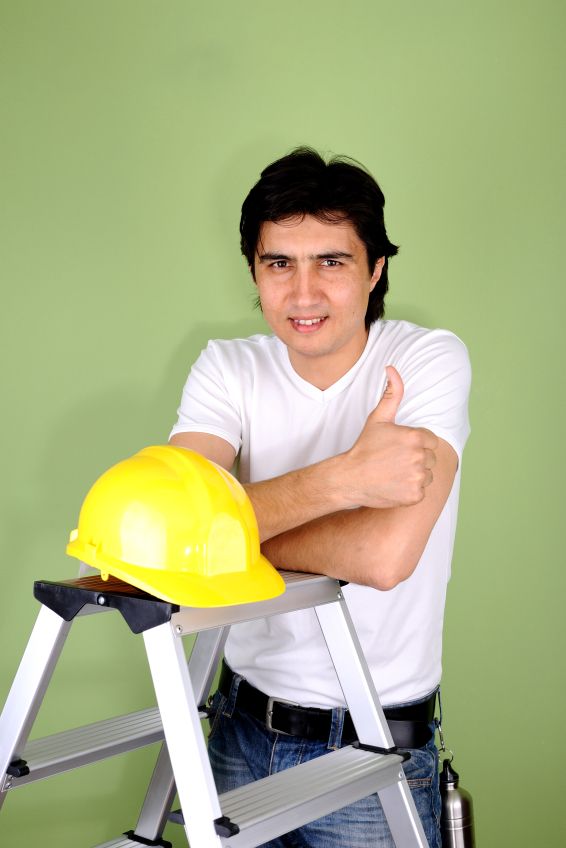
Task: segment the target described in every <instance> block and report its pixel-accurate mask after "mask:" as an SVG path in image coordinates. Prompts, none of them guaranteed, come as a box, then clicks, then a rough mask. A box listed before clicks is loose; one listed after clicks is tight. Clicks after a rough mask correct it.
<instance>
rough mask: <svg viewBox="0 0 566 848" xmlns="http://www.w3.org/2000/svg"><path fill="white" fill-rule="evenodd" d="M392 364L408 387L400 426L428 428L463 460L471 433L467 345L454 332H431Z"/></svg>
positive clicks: (401, 407)
mask: <svg viewBox="0 0 566 848" xmlns="http://www.w3.org/2000/svg"><path fill="white" fill-rule="evenodd" d="M393 364H394V365H396V367H397V369H398V370H399V373H400V374H401V377H402V378H403V382H404V385H405V393H404V396H403V400H402V402H401V405H400V407H399V412H398V415H397V418H396V421H397V423H398V424H406V425H407V426H410V427H426V428H427V429H429V430H431V431H432V432H433V433H434V434H435V435H436V436H438V437H439V438H441V439H444V440H445V441H446V442H448V444H450V445H452V447H453V448H454V450H455V451H456V453H457V454H458V457H459V458H460V459H461V458H462V452H463V450H464V445H465V444H466V441H467V438H468V436H469V434H470V423H469V417H468V398H469V393H470V384H471V368H470V360H469V356H468V351H467V349H466V346H465V345H464V343H463V342H462V341H461V340H460V339H459V338H458V337H457V336H455V335H454V334H453V333H450V332H447V331H443V330H442V331H441V330H438V331H432V332H431V334H430V336H428V337H427V338H423V339H421V340H419V342H418V343H416V344H414V345H412V346H411V348H410V349H408V350H406V351H405V352H404V353H403V354H402V355H401V357H400V359H399V361H398V362H397V363H393Z"/></svg>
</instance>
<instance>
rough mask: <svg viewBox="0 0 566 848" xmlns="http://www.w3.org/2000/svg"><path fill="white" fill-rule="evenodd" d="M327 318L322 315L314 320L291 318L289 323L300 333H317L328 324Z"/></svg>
mask: <svg viewBox="0 0 566 848" xmlns="http://www.w3.org/2000/svg"><path fill="white" fill-rule="evenodd" d="M327 318H328V316H327V315H322V316H318V317H314V318H289V321H290V322H291V325H292V327H293V328H294V329H295V330H296V331H297V332H298V333H315V332H316V331H317V330H320V328H321V327H322V326H323V325H324V324H325V323H326V320H327Z"/></svg>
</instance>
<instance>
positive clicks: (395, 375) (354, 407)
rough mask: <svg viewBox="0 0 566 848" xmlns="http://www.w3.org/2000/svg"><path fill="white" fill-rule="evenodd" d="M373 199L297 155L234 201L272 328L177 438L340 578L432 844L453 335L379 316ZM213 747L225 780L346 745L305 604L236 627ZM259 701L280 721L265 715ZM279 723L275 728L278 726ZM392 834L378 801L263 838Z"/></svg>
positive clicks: (204, 365) (182, 413)
mask: <svg viewBox="0 0 566 848" xmlns="http://www.w3.org/2000/svg"><path fill="white" fill-rule="evenodd" d="M383 206H384V198H383V194H382V192H381V190H380V188H379V186H378V185H377V183H376V182H375V180H374V179H373V177H371V176H370V175H369V174H368V173H367V172H366V171H365V170H364V169H363V168H361V167H360V166H358V165H357V164H355V163H353V162H351V161H349V160H346V159H333V160H331V161H330V162H329V163H326V162H325V161H324V160H323V159H322V158H321V157H320V156H319V155H318V154H317V153H316V152H314V151H312V150H309V149H305V148H300V149H298V150H296V151H294V152H292V153H291V154H289V155H288V156H285V157H284V158H282V159H280V160H278V161H277V162H274V163H273V164H271V165H270V166H268V167H267V168H266V169H265V170H264V171H263V172H262V175H261V178H260V180H259V182H258V183H257V184H256V185H255V186H254V187H253V188H252V190H251V191H250V193H249V195H248V197H247V198H246V200H245V202H244V204H243V207H242V218H241V223H240V232H241V237H242V238H241V243H242V252H243V254H244V256H245V257H246V259H247V262H248V264H249V268H250V271H251V274H252V276H253V279H254V282H255V284H256V286H257V290H258V295H259V302H260V304H261V308H262V311H263V314H264V317H265V320H266V321H267V323H268V324H269V326H270V327H271V329H272V331H273V335H271V336H261V335H258V336H253V337H252V338H250V339H236V340H232V341H214V342H210V344H209V345H208V348H207V349H206V350H205V351H204V352H203V353H202V354H201V356H200V357H199V359H198V360H197V362H196V363H195V365H194V366H193V368H192V369H191V372H190V374H189V377H188V380H187V383H186V385H185V388H184V392H183V397H182V401H181V406H180V409H179V418H178V422H177V424H176V425H175V427H174V429H173V433H172V436H171V442H172V443H173V444H177V445H182V446H184V447H187V448H191V449H193V450H197V451H200V452H201V453H202V454H204V455H205V456H207V457H208V458H209V459H212V460H214V461H215V462H217V463H219V464H220V465H222V466H224V468H227V469H230V468H231V467H232V465H233V463H234V460H235V458H236V456H237V455H239V475H240V479H241V481H242V483H243V484H244V485H245V488H246V490H247V492H248V494H249V497H250V498H251V501H252V503H253V506H254V509H255V512H256V515H257V519H258V525H259V529H260V536H261V539H262V551H263V553H264V554H265V555H266V556H267V557H268V559H269V560H270V561H271V562H272V563H273V564H274V565H275V566H277V567H281V568H285V569H287V570H297V571H308V572H316V573H322V574H326V575H329V576H331V577H338V578H341V579H343V580H347V581H349V584H348V585H347V586H346V587H345V589H344V594H345V597H346V599H347V602H348V606H349V609H350V612H351V614H352V617H353V620H354V623H355V625H356V629H357V633H358V635H359V638H360V640H361V643H362V646H363V648H364V652H365V655H366V658H367V660H368V663H369V666H370V669H371V672H372V675H373V678H374V681H375V685H376V687H377V689H378V692H379V694H380V698H381V701H382V704H383V705H384V707H385V712H386V717H387V719H388V722H389V724H390V727H391V731H392V734H393V737H394V739H395V742H396V744H397V745H398V746H400V747H406V748H408V749H410V752H411V759H410V760H409V761H408V762H407V764H406V767H405V770H406V774H407V778H408V781H409V785H410V786H411V789H412V791H413V794H414V797H415V801H416V805H417V809H418V811H419V814H420V816H421V819H422V821H423V826H424V828H425V833H426V835H427V838H428V841H429V844H430V846H432V848H435V846H440V834H439V827H438V820H439V812H440V799H439V795H438V775H437V751H436V748H435V746H434V734H433V729H432V728H433V725H432V723H431V722H432V718H433V711H434V701H435V694H436V691H437V689H438V684H439V681H440V675H441V641H442V620H443V612H444V601H445V594H446V584H447V580H448V577H449V574H450V560H451V554H452V547H453V541H454V531H455V524H456V513H457V505H458V489H459V476H460V460H461V456H462V450H463V447H464V444H465V442H466V439H467V436H468V432H469V426H468V416H467V399H468V392H469V382H470V370H469V363H468V357H467V352H466V349H465V347H464V345H463V344H462V343H461V342H460V341H459V340H458V339H457V338H456V337H455V336H454V335H452V334H451V333H449V332H447V331H444V330H427V329H424V328H421V327H417V326H415V325H413V324H409V323H407V322H403V321H384V320H382V315H383V300H384V296H385V293H386V291H387V287H388V281H387V270H388V259H389V257H391V256H394V255H395V254H396V252H397V248H396V247H395V245H393V244H392V243H391V242H390V241H389V239H388V237H387V233H386V230H385V224H384V218H383ZM225 654H226V662H225V665H224V667H223V671H222V676H221V681H220V686H219V692H218V693H217V694H216V695H215V697H214V700H213V714H214V718H213V721H212V728H211V736H210V740H209V750H210V755H211V762H212V765H213V769H214V771H215V777H216V781H217V784H218V789H219V791H221V792H224V791H227V790H229V789H233V788H235V787H236V786H238V785H240V784H242V783H247V782H249V781H251V780H257V779H258V778H260V777H264V776H266V775H267V774H269V773H270V772H275V771H279V770H281V769H284V768H288V767H289V766H291V765H295V764H297V763H298V762H301V761H305V760H308V759H311V758H314V757H317V756H320V755H321V754H323V753H325V752H326V751H328V750H330V749H331V748H335V747H339V746H340V745H342V744H349V743H351V742H352V741H353V739H354V738H355V737H354V731H353V726H352V723H351V720H350V718H349V715H348V713H347V711H345V709H344V699H343V695H342V692H341V690H340V687H339V685H338V682H337V679H336V675H335V673H334V670H333V667H332V665H331V662H330V658H329V655H328V651H327V649H326V646H325V644H324V641H323V639H322V636H321V633H320V629H319V627H318V623H317V621H316V617H315V614H314V612H313V611H302V612H296V613H290V614H285V615H281V616H277V617H276V618H272V619H270V620H268V621H266V620H263V621H257V622H251V623H248V624H244V625H239V626H237V627H234V628H232V631H231V634H230V638H229V641H228V643H227V645H226V652H225ZM268 697H271V698H275V699H276V700H278V699H279V700H281V701H282V702H290V703H291V704H292V705H297V706H288V703H287V704H285V703H283V704H281V705H280V706H279V707H278V710H277V714H278V716H279V717H278V726H276V727H274V728H273V729H269V728H268V727H267V726H266V724H265V721H266V705H267V699H268ZM278 731H279V732H278ZM368 844H374V845H383V846H389V845H392V844H393V843H392V841H391V836H390V834H389V829H388V827H387V824H386V822H385V820H384V816H383V813H382V811H381V808H380V805H379V802H378V800H377V796H371V797H370V798H367V799H364V800H363V801H360V802H358V803H356V804H353V805H351V806H349V807H346V808H344V809H342V810H340V811H338V812H337V813H334V814H332V815H329V816H326V817H325V818H323V819H319V820H318V821H317V822H314V823H312V824H310V825H307V826H305V827H303V828H301V829H300V830H296V831H293V832H292V833H290V834H288V835H286V836H284V837H281V838H280V839H277V840H275V841H273V842H271V843H269V846H270V848H284V847H285V846H289V848H290V846H312V848H321V846H324V848H329V846H331V847H332V848H333V846H336V848H338V846H340V848H357V846H362V845H363V846H364V848H365V846H366V845H368Z"/></svg>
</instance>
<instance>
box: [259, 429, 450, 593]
mask: <svg viewBox="0 0 566 848" xmlns="http://www.w3.org/2000/svg"><path fill="white" fill-rule="evenodd" d="M436 457H437V463H436V466H435V470H434V481H433V482H432V484H431V485H430V486H429V487H428V488H427V490H426V497H424V498H423V499H422V500H421V501H420V502H419V503H417V504H414V505H412V506H399V507H392V508H385V509H375V508H371V507H360V508H358V509H353V510H342V511H340V512H336V513H334V514H331V515H325V516H322V517H320V518H317V519H315V520H314V521H310V522H308V523H307V524H303V525H301V526H299V527H296V528H295V529H293V530H290V531H287V532H286V533H282V534H281V535H278V536H275V537H273V538H271V539H269V540H267V541H266V542H264V543H263V544H262V551H263V553H264V554H265V556H266V557H267V558H268V559H269V561H270V562H271V563H273V565H275V566H276V567H277V568H282V569H286V570H289V571H308V572H313V573H318V574H326V575H328V576H329V577H337V578H340V579H342V580H348V581H350V582H353V583H359V584H362V585H365V586H372V587H373V588H375V589H384V590H385V589H392V588H393V587H394V586H396V585H397V584H398V583H400V582H401V581H403V580H406V579H407V577H409V576H410V575H411V574H412V572H413V571H414V569H415V567H416V566H417V564H418V562H419V559H420V557H421V555H422V553H423V551H424V548H425V545H426V543H427V541H428V538H429V535H430V533H431V531H432V528H433V527H434V524H435V522H436V520H437V519H438V516H439V515H440V513H441V511H442V508H443V506H444V504H445V503H446V499H447V498H448V495H449V494H450V489H451V488H452V483H453V481H454V475H455V473H456V469H457V466H458V458H457V455H456V452H455V451H454V449H453V448H452V447H451V446H450V445H449V444H448V443H447V442H445V441H443V440H440V441H439V444H438V447H437V449H436Z"/></svg>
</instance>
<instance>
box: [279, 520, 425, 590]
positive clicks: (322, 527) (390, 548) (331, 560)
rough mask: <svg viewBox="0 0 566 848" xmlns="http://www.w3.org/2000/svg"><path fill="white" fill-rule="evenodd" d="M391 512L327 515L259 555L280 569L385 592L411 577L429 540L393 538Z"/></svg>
mask: <svg viewBox="0 0 566 848" xmlns="http://www.w3.org/2000/svg"><path fill="white" fill-rule="evenodd" d="M408 509H410V508H408ZM395 512H396V510H375V509H371V508H369V507H360V508H358V509H355V510H345V511H342V512H338V513H335V514H333V515H325V516H322V517H321V518H318V519H315V520H314V521H311V522H309V523H308V524H303V525H301V526H300V527H296V528H295V529H294V530H289V531H287V532H286V533H282V534H280V535H279V536H275V537H273V538H272V539H269V540H268V541H266V542H264V543H263V544H262V552H263V554H264V555H265V556H266V557H267V559H268V560H269V561H270V562H271V563H272V564H273V565H274V566H275V567H276V568H279V569H282V570H287V571H305V572H308V573H314V574H325V575H327V576H328V577H334V578H337V579H340V580H347V581H348V582H351V583H358V584H360V585H362V586H371V587H373V588H374V589H381V590H388V589H391V588H393V587H394V586H396V585H397V584H398V583H400V582H401V581H402V580H405V579H406V578H407V577H409V576H410V575H411V574H412V572H413V570H414V568H415V566H416V565H417V563H418V561H419V559H420V557H421V555H422V552H423V550H424V547H425V545H426V541H427V534H426V533H421V534H418V533H417V534H410V533H404V534H399V533H397V532H396V527H395V521H393V522H391V520H390V519H391V513H395ZM390 525H391V526H390Z"/></svg>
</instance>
